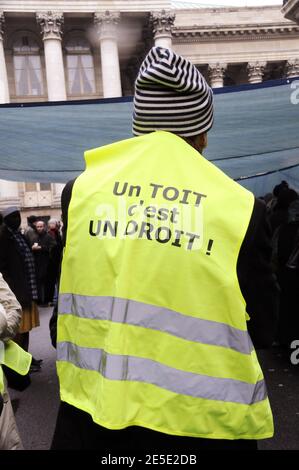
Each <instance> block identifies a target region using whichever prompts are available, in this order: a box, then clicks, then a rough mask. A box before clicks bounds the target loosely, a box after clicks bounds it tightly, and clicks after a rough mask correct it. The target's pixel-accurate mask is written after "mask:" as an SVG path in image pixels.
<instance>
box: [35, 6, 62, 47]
mask: <svg viewBox="0 0 299 470" xmlns="http://www.w3.org/2000/svg"><path fill="white" fill-rule="evenodd" d="M36 20H37V22H38V24H39V25H40V27H41V32H42V35H43V40H46V39H59V40H61V37H62V26H63V22H64V18H63V14H62V13H59V12H55V11H47V12H44V11H43V12H38V13H36Z"/></svg>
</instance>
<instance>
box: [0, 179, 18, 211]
mask: <svg viewBox="0 0 299 470" xmlns="http://www.w3.org/2000/svg"><path fill="white" fill-rule="evenodd" d="M9 206H18V207H20V196H19V187H18V183H16V182H15V181H5V180H0V211H1V210H2V209H5V208H6V207H9Z"/></svg>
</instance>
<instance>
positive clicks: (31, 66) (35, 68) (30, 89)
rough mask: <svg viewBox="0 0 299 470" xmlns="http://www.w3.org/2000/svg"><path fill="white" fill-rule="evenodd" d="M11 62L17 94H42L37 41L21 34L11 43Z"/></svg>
mask: <svg viewBox="0 0 299 470" xmlns="http://www.w3.org/2000/svg"><path fill="white" fill-rule="evenodd" d="M13 63H14V72H15V83H16V95H17V96H41V95H43V94H44V87H43V78H42V70H41V60H40V52H39V47H38V44H37V42H36V41H35V40H34V39H33V38H32V37H30V36H29V35H26V34H25V33H24V35H21V36H19V37H18V39H16V41H15V42H14V44H13Z"/></svg>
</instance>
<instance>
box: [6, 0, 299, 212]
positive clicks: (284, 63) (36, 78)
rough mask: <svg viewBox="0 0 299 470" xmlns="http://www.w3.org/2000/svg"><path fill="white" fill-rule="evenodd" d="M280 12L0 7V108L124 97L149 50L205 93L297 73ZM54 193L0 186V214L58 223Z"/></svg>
mask: <svg viewBox="0 0 299 470" xmlns="http://www.w3.org/2000/svg"><path fill="white" fill-rule="evenodd" d="M296 2H297V3H299V0H289V1H288V2H287V3H289V4H292V5H293V4H295V3H296ZM182 6H183V7H184V8H182ZM287 7H288V6H287V4H285V5H284V7H283V10H281V8H280V7H277V6H271V7H254V8H253V7H251V8H249V7H248V8H198V7H197V8H194V4H192V2H191V3H190V4H188V2H176V1H170V0H165V1H163V0H161V1H159V0H151V1H147V0H138V1H136V0H132V1H124V0H123V1H122V0H116V1H109V0H89V1H87V0H26V1H20V0H0V77H1V79H0V103H25V102H42V101H64V100H78V99H91V98H101V97H105V98H109V97H119V96H126V95H132V94H133V88H134V79H135V77H136V74H137V71H138V68H139V65H140V63H141V61H142V59H143V58H144V56H145V54H146V52H147V51H148V50H149V48H150V47H151V46H152V45H154V44H155V45H160V46H164V47H168V48H172V49H173V50H174V51H176V52H177V53H179V54H181V55H183V56H185V57H186V58H188V59H189V60H191V61H192V62H193V63H194V64H195V65H196V66H197V67H198V68H199V69H200V71H201V72H202V73H203V74H204V76H205V77H206V79H207V80H208V81H209V83H210V84H211V86H212V87H222V86H226V85H238V84H245V83H260V82H262V81H264V80H270V79H276V78H287V77H294V76H299V25H298V24H296V22H294V18H293V17H290V19H289V16H288V14H287V13H286V11H287ZM289 7H290V6H289ZM293 7H294V5H293V6H292V9H290V8H289V9H290V11H291V10H292V11H293V10H294V8H293ZM284 15H286V17H285V16H284ZM62 187H63V186H62V185H60V184H53V183H51V182H49V184H46V183H43V184H42V183H41V184H39V183H21V182H20V183H17V182H7V181H3V180H0V208H1V207H4V206H7V205H8V204H17V205H19V206H21V207H22V209H23V213H24V216H26V215H27V214H29V213H36V214H39V213H40V214H42V215H45V214H48V215H49V216H51V215H55V216H59V215H60V209H59V201H60V193H61V190H62Z"/></svg>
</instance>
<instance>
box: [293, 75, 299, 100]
mask: <svg viewBox="0 0 299 470" xmlns="http://www.w3.org/2000/svg"><path fill="white" fill-rule="evenodd" d="M291 88H292V90H294V91H293V92H292V93H291V103H292V104H299V80H295V81H294V82H292V83H291Z"/></svg>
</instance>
